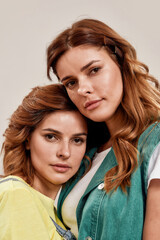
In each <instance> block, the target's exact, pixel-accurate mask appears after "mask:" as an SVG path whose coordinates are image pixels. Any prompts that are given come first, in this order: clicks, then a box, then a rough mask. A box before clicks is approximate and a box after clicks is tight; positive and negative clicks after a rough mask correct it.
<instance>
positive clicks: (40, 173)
mask: <svg viewBox="0 0 160 240" xmlns="http://www.w3.org/2000/svg"><path fill="white" fill-rule="evenodd" d="M87 131H88V130H87V123H86V120H85V119H84V117H83V116H82V115H81V114H80V113H79V112H78V111H59V112H54V113H51V114H49V115H47V116H46V117H45V118H44V119H43V121H42V122H41V123H40V124H39V125H38V127H37V128H36V129H35V130H34V131H33V133H32V134H31V136H30V138H29V139H28V143H27V146H26V148H27V149H28V150H30V155H31V162H32V165H33V167H34V169H35V178H36V183H37V182H38V183H39V184H40V185H43V184H45V185H46V186H47V185H49V184H54V185H61V184H63V183H65V182H66V181H67V180H69V179H70V178H71V177H72V176H73V175H74V174H75V173H76V172H77V170H78V168H79V166H80V163H81V160H82V158H83V156H84V154H85V150H86V139H87ZM33 186H34V184H33ZM34 187H36V186H34Z"/></svg>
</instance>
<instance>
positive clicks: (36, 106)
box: [2, 84, 77, 184]
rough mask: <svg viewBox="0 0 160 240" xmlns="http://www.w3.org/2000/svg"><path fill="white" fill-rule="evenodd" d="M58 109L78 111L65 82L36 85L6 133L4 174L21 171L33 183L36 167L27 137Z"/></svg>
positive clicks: (21, 174) (11, 120)
mask: <svg viewBox="0 0 160 240" xmlns="http://www.w3.org/2000/svg"><path fill="white" fill-rule="evenodd" d="M57 111H77V108H76V107H75V105H74V104H73V103H72V102H71V101H70V99H69V98H68V96H67V93H66V91H65V89H64V87H63V86H62V85H61V84H52V85H47V86H43V87H35V88H33V89H32V91H31V92H30V93H29V94H28V95H27V96H26V97H25V98H24V99H23V101H22V104H21V105H20V106H19V107H18V108H17V110H16V111H15V112H14V113H13V114H12V116H11V118H10V122H9V126H8V128H7V129H6V131H5V133H4V137H5V141H4V143H3V148H2V149H3V151H4V159H3V165H4V174H5V176H8V175H17V174H18V175H20V176H22V177H23V178H24V179H25V180H26V181H27V182H28V183H29V184H30V183H32V180H33V174H34V170H33V167H32V164H31V159H30V153H29V151H28V150H27V149H26V141H27V139H28V138H29V137H30V136H31V133H32V132H33V131H34V130H35V129H36V128H37V126H38V125H39V124H40V123H41V121H42V120H43V119H44V118H45V117H46V116H47V115H49V114H51V113H54V112H57Z"/></svg>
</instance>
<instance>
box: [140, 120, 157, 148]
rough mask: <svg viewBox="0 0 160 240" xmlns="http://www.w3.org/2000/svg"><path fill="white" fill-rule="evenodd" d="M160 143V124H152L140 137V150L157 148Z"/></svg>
mask: <svg viewBox="0 0 160 240" xmlns="http://www.w3.org/2000/svg"><path fill="white" fill-rule="evenodd" d="M159 143H160V122H155V123H153V124H151V125H150V126H149V127H148V128H147V129H146V130H145V131H144V132H143V133H142V134H141V136H140V138H139V141H138V150H141V149H142V148H143V147H150V148H151V149H153V148H155V147H156V146H157V145H158V144H159Z"/></svg>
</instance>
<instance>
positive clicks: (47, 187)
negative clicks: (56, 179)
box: [32, 175, 61, 200]
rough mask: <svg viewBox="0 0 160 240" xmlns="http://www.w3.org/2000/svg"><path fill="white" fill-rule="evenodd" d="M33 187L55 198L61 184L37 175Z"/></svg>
mask: <svg viewBox="0 0 160 240" xmlns="http://www.w3.org/2000/svg"><path fill="white" fill-rule="evenodd" d="M32 187H33V188H34V189H35V190H37V191H38V192H40V193H42V194H44V195H46V196H47V197H49V198H51V199H53V200H54V199H55V198H56V195H57V193H58V191H59V189H60V187H61V185H55V184H53V183H51V182H49V181H47V180H45V179H44V178H43V179H42V178H41V177H39V176H37V175H35V176H34V181H33V186H32Z"/></svg>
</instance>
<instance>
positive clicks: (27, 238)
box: [0, 176, 65, 240]
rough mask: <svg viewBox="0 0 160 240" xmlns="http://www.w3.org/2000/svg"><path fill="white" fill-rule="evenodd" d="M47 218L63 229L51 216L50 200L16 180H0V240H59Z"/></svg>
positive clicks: (9, 178) (51, 206)
mask: <svg viewBox="0 0 160 240" xmlns="http://www.w3.org/2000/svg"><path fill="white" fill-rule="evenodd" d="M50 217H51V218H52V219H53V220H54V221H55V222H56V223H58V224H59V225H60V226H61V227H62V228H64V226H63V225H62V223H61V222H60V220H59V219H58V217H57V216H56V214H55V211H54V200H52V199H51V198H49V197H47V196H45V195H43V194H41V193H40V192H38V191H36V190H35V189H33V188H32V187H31V186H29V185H28V184H27V183H26V182H25V181H23V180H22V179H21V178H19V177H15V176H9V177H6V178H3V179H1V181H0V239H1V240H55V239H56V240H62V239H63V237H61V236H60V235H59V234H58V232H57V231H56V227H55V225H54V223H53V222H52V220H51V218H50ZM64 229H65V228H64Z"/></svg>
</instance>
